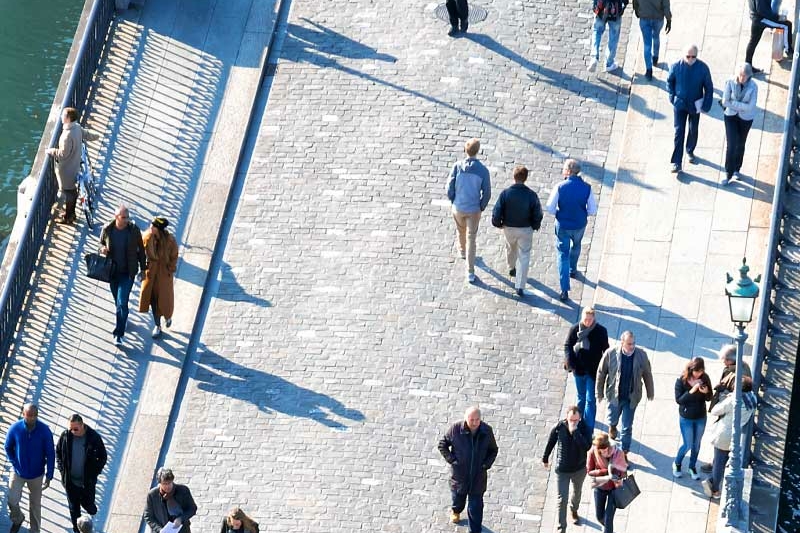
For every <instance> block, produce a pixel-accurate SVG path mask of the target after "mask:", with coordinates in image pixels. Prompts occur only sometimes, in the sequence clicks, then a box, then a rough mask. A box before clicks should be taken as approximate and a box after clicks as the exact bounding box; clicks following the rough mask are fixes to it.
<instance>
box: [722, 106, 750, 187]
mask: <svg viewBox="0 0 800 533" xmlns="http://www.w3.org/2000/svg"><path fill="white" fill-rule="evenodd" d="M752 125H753V121H752V120H742V119H741V118H739V115H733V116H728V115H725V140H726V142H727V144H728V146H727V148H726V149H725V172H726V173H727V174H728V177H729V178H730V177H731V176H733V174H734V172H739V171H740V170H741V169H742V159H744V143H745V141H747V134H748V133H750V126H752Z"/></svg>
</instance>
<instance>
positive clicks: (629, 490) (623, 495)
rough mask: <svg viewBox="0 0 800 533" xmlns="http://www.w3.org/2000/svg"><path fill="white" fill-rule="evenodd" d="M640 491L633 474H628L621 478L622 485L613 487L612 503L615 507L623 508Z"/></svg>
mask: <svg viewBox="0 0 800 533" xmlns="http://www.w3.org/2000/svg"><path fill="white" fill-rule="evenodd" d="M641 492H642V491H640V490H639V485H637V484H636V479H634V477H633V474H630V475H629V476H628V477H626V478H625V479H623V480H622V485H620V486H619V487H617V488H615V489H614V494H613V495H614V505H616V507H617V509H625V508H626V507H627V506H628V505H630V503H631V502H632V501H633V500H635V499H636V497H637V496H638V495H639V494H641Z"/></svg>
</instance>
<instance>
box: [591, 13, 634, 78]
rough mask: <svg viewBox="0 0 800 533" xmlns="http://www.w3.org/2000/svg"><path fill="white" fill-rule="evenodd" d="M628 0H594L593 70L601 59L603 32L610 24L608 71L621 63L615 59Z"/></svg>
mask: <svg viewBox="0 0 800 533" xmlns="http://www.w3.org/2000/svg"><path fill="white" fill-rule="evenodd" d="M627 5H628V0H593V1H592V11H593V12H594V15H595V17H594V24H593V26H592V58H591V60H590V61H589V70H590V71H593V70H594V69H595V68H596V67H597V62H598V61H600V41H602V39H603V32H605V29H606V26H608V43H607V44H606V72H614V71H615V70H617V69H618V68H619V65H617V63H616V62H615V61H614V58H616V57H617V45H618V44H619V32H620V28H621V27H622V14H623V13H624V12H625V7H627Z"/></svg>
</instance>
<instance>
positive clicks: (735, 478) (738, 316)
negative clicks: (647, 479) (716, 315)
mask: <svg viewBox="0 0 800 533" xmlns="http://www.w3.org/2000/svg"><path fill="white" fill-rule="evenodd" d="M749 271H750V267H748V266H747V259H746V258H744V259H742V266H741V268H739V279H737V280H735V279H733V278H732V277H731V275H730V274H726V276H727V282H728V284H727V285H726V286H725V295H726V296H727V297H728V305H729V307H730V312H731V322H733V324H734V326H735V327H736V330H737V334H736V375H735V379H734V383H735V385H734V389H733V390H734V395H735V396H734V398H735V404H734V409H733V433H732V435H731V456H730V461H729V462H728V468H727V470H726V471H725V487H726V488H725V506H724V508H723V512H724V514H725V517H726V525H727V526H734V527H735V526H737V525H738V523H739V521H741V520H742V518H743V516H744V513H743V508H742V505H743V504H742V489H743V485H744V470H742V374H741V372H742V370H741V369H742V368H743V366H744V363H743V361H742V357H743V355H744V353H743V352H744V342H745V341H746V340H747V333H745V332H744V328H745V326H746V325H747V324H748V323H750V322H751V321H752V320H753V308H754V307H755V304H756V298H758V285H757V283H759V282H760V281H761V276H758V277H756V279H755V281H753V280H752V279H750V277H749V276H748V275H747V273H748V272H749Z"/></svg>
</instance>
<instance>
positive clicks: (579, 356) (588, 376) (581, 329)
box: [564, 307, 608, 435]
mask: <svg viewBox="0 0 800 533" xmlns="http://www.w3.org/2000/svg"><path fill="white" fill-rule="evenodd" d="M606 350H608V331H607V330H606V328H604V327H603V326H601V325H600V324H598V323H597V319H596V318H595V311H594V308H592V307H584V308H583V311H582V312H581V320H580V322H578V323H577V324H575V325H573V326H572V327H571V328H569V332H568V333H567V340H566V341H565V342H564V360H565V363H564V364H565V365H566V368H567V369H568V370H569V371H570V372H572V376H573V377H574V378H575V389H576V390H577V394H578V398H577V403H578V411H579V412H580V413H581V416H582V417H583V421H584V422H585V423H586V426H587V427H588V428H589V435H591V434H592V432H594V423H595V417H596V415H597V400H596V396H595V391H594V387H595V378H596V377H597V367H598V366H599V365H600V359H601V358H602V357H603V353H604V352H605V351H606Z"/></svg>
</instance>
